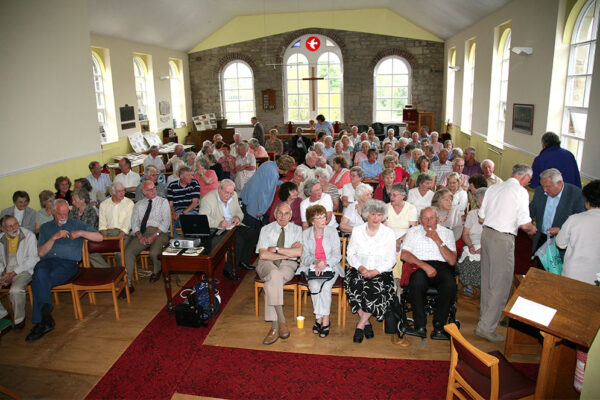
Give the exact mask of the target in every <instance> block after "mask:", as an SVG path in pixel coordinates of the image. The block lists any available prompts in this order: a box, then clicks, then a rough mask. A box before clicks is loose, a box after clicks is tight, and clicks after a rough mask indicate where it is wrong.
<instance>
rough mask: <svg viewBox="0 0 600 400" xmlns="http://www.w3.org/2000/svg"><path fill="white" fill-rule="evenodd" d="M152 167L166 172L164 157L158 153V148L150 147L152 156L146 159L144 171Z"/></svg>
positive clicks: (149, 155)
mask: <svg viewBox="0 0 600 400" xmlns="http://www.w3.org/2000/svg"><path fill="white" fill-rule="evenodd" d="M151 165H153V166H155V167H156V169H158V171H159V172H164V171H165V170H166V168H165V164H164V163H163V160H162V156H161V155H160V154H159V153H158V146H151V147H150V154H148V156H147V157H146V158H144V171H145V170H146V168H148V167H149V166H151Z"/></svg>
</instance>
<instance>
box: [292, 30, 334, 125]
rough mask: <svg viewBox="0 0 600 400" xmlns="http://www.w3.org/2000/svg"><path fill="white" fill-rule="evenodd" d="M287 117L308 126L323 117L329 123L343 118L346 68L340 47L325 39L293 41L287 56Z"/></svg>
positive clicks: (313, 37) (315, 36)
mask: <svg viewBox="0 0 600 400" xmlns="http://www.w3.org/2000/svg"><path fill="white" fill-rule="evenodd" d="M283 59H284V64H285V70H284V74H285V76H284V81H285V85H284V92H285V94H284V99H285V104H284V108H285V111H284V115H286V120H287V121H294V122H304V123H306V122H308V121H309V120H311V119H315V118H316V116H317V115H319V114H323V116H324V117H325V119H326V120H328V121H332V122H333V121H342V120H343V118H344V107H343V93H344V88H343V84H344V67H343V62H342V61H343V60H342V53H341V50H340V48H339V46H338V45H337V44H336V43H335V42H334V41H333V40H331V39H330V38H328V37H327V36H324V35H314V34H307V35H303V36H301V37H299V38H297V39H294V40H293V41H292V42H291V43H290V45H289V46H288V48H287V49H286V51H285V53H284V56H283Z"/></svg>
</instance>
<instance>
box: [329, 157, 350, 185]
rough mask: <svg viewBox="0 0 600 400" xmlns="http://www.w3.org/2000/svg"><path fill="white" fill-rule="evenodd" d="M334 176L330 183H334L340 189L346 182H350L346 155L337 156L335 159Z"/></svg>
mask: <svg viewBox="0 0 600 400" xmlns="http://www.w3.org/2000/svg"><path fill="white" fill-rule="evenodd" d="M332 167H333V176H332V177H331V179H330V180H329V183H333V184H334V185H335V186H337V188H338V189H341V188H343V187H344V185H345V184H346V183H350V171H349V170H348V163H347V161H346V158H345V157H344V156H337V157H334V159H333V165H332Z"/></svg>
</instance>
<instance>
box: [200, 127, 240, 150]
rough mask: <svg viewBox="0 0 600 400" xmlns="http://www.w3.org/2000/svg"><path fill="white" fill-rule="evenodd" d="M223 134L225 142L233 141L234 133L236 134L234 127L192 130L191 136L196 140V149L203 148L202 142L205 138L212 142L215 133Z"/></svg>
mask: <svg viewBox="0 0 600 400" xmlns="http://www.w3.org/2000/svg"><path fill="white" fill-rule="evenodd" d="M217 133H218V134H219V135H221V136H223V142H225V143H233V135H234V134H235V129H234V128H223V129H207V130H205V131H192V132H190V138H191V140H192V141H193V142H194V146H195V147H196V151H200V150H202V143H203V142H204V141H205V140H210V141H211V142H212V140H213V136H214V135H215V134H217Z"/></svg>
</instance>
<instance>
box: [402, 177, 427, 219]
mask: <svg viewBox="0 0 600 400" xmlns="http://www.w3.org/2000/svg"><path fill="white" fill-rule="evenodd" d="M431 189H433V178H432V177H431V175H429V174H421V175H419V177H418V178H417V186H416V187H414V188H412V189H410V190H409V191H408V202H409V203H410V204H412V205H413V206H415V207H416V208H417V215H419V214H420V213H421V210H422V209H424V208H425V207H429V206H431V199H433V192H432V191H431Z"/></svg>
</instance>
